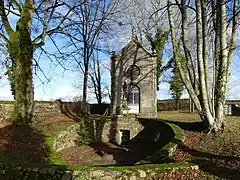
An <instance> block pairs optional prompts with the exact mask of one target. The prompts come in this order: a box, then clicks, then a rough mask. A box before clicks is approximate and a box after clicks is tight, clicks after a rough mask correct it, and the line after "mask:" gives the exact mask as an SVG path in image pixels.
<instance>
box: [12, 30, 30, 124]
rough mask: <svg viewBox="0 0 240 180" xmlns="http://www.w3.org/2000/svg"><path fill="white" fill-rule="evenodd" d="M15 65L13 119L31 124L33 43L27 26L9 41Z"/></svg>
mask: <svg viewBox="0 0 240 180" xmlns="http://www.w3.org/2000/svg"><path fill="white" fill-rule="evenodd" d="M8 52H9V54H10V57H11V60H12V66H13V82H12V83H13V84H14V93H15V94H14V97H15V103H14V111H13V113H12V120H13V122H15V123H16V124H29V123H31V122H32V121H33V111H34V90H33V83H32V58H33V45H32V42H31V38H30V33H29V32H28V30H27V29H26V28H22V29H20V30H19V32H16V33H14V34H13V35H12V36H11V37H10V41H9V43H8Z"/></svg>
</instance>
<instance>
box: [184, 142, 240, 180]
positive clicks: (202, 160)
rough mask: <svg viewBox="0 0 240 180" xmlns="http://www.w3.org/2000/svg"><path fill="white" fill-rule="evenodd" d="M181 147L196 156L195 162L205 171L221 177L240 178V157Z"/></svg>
mask: <svg viewBox="0 0 240 180" xmlns="http://www.w3.org/2000/svg"><path fill="white" fill-rule="evenodd" d="M181 149H182V150H183V151H185V152H187V153H189V154H191V155H192V156H193V157H194V160H192V162H193V163H195V164H198V165H199V167H200V169H201V170H202V171H203V172H207V173H208V174H212V175H214V176H217V177H219V178H221V179H222V178H226V179H236V180H237V179H239V177H240V158H239V157H235V156H225V155H215V154H211V153H207V152H201V151H198V150H195V149H191V148H189V147H186V146H182V147H181Z"/></svg>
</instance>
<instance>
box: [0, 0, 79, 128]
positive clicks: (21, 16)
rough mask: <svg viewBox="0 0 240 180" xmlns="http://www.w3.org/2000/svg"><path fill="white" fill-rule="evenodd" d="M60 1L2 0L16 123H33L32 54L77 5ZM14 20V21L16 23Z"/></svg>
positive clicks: (0, 13) (0, 34) (2, 34)
mask: <svg viewBox="0 0 240 180" xmlns="http://www.w3.org/2000/svg"><path fill="white" fill-rule="evenodd" d="M68 3H69V4H67V3H66V2H64V1H59V0H39V1H33V0H25V1H20V0H13V1H10V0H9V1H5V0H0V17H1V21H0V23H1V32H0V37H1V39H2V40H4V41H5V44H6V46H7V52H8V54H9V57H10V63H9V64H8V67H7V68H8V71H7V72H8V77H9V81H10V84H11V88H12V90H13V93H14V99H15V104H14V112H13V114H12V119H13V121H14V122H16V123H19V124H21V123H30V122H32V119H33V111H34V89H33V80H32V77H33V72H32V68H33V54H34V52H35V50H36V49H37V48H39V47H41V46H43V45H44V43H45V37H46V36H50V35H52V34H54V33H57V32H60V31H61V30H62V28H63V23H64V22H65V21H66V20H67V18H68V17H69V16H70V14H71V12H72V10H73V9H74V8H75V7H76V6H77V4H76V3H74V2H69V1H68ZM13 21H14V22H13Z"/></svg>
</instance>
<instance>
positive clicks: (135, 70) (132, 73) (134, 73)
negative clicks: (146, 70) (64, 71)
mask: <svg viewBox="0 0 240 180" xmlns="http://www.w3.org/2000/svg"><path fill="white" fill-rule="evenodd" d="M126 75H127V77H128V78H130V79H132V80H135V79H137V77H138V76H139V75H140V69H139V67H138V66H136V65H132V66H130V67H129V68H128V70H127V72H126Z"/></svg>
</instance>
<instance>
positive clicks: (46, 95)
mask: <svg viewBox="0 0 240 180" xmlns="http://www.w3.org/2000/svg"><path fill="white" fill-rule="evenodd" d="M10 19H11V23H12V24H13V22H15V21H16V18H15V17H14V16H13V17H11V18H10ZM128 30H129V29H125V31H122V32H121V33H122V34H121V35H120V37H117V38H116V39H117V41H118V42H117V43H116V41H114V40H113V41H112V42H111V43H110V47H111V46H116V44H117V46H118V48H119V47H121V46H123V45H125V44H127V42H128V41H129V34H131V30H130V31H129V32H128V33H127V32H126V31H128ZM238 33H239V32H238ZM239 37H240V36H239V34H238V39H237V43H238V45H240V38H239ZM119 42H121V45H119ZM57 43H58V45H60V48H61V45H63V44H64V39H61V38H58V39H57ZM45 49H47V50H48V51H50V52H54V51H55V50H56V49H55V48H54V46H53V44H52V43H50V42H48V43H47V44H46V46H45ZM39 55H40V54H39V53H38V52H36V54H35V58H36V59H38V56H39ZM0 58H4V56H3V55H1V54H0ZM102 59H103V60H104V62H105V64H108V63H110V57H109V56H107V55H102ZM167 59H168V56H167V55H165V56H164V60H165V61H167ZM0 62H1V60H0ZM39 64H40V66H41V68H42V70H43V71H44V72H45V74H46V75H47V78H48V79H49V80H50V81H49V82H47V79H46V78H45V77H44V75H43V74H42V73H41V72H40V73H38V76H39V77H40V79H41V80H42V81H43V82H44V84H42V82H41V81H40V80H39V79H38V78H37V77H36V76H35V78H34V86H35V99H36V100H54V99H57V98H63V99H72V98H73V97H75V96H81V95H82V90H81V88H76V87H75V86H74V84H76V83H77V84H79V83H80V84H81V82H82V79H83V77H82V75H81V73H80V72H79V70H76V68H74V63H68V64H67V66H68V67H69V69H71V70H68V71H64V69H63V68H62V67H61V66H60V65H59V64H58V63H56V62H50V61H49V59H47V57H46V56H41V58H40V61H39ZM3 73H4V72H3V71H2V72H1V70H0V76H1V77H2V78H0V100H12V99H13V97H12V95H11V91H10V86H9V83H8V80H7V79H6V77H5V76H3ZM103 78H104V82H105V84H109V85H110V75H109V73H108V71H106V72H105V73H104V74H103ZM159 88H160V89H159V91H158V93H157V94H158V96H157V98H158V99H168V98H171V95H170V91H169V84H168V83H164V82H163V83H161V84H160V86H159ZM239 92H240V54H239V53H235V55H234V58H233V65H232V76H231V79H230V82H229V91H228V99H240V93H239ZM182 97H187V93H186V92H184V94H183V96H182ZM89 101H90V102H94V96H93V94H90V93H89ZM105 101H107V99H105Z"/></svg>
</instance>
